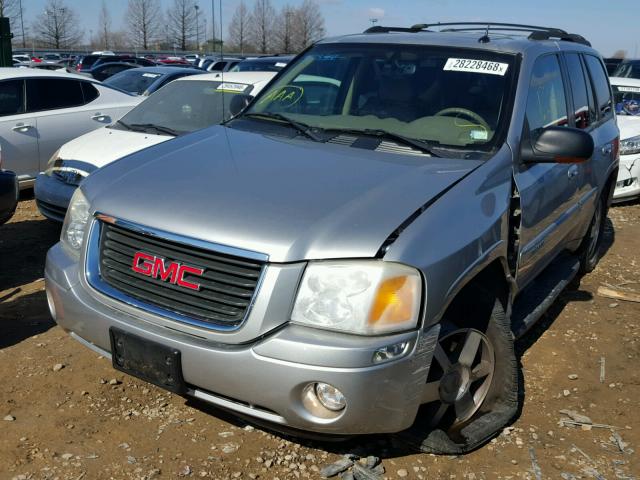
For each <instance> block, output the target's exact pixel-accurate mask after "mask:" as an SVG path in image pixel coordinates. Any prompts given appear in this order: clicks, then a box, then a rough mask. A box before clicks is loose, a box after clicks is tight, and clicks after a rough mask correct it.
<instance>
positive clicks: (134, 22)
mask: <svg viewBox="0 0 640 480" xmlns="http://www.w3.org/2000/svg"><path fill="white" fill-rule="evenodd" d="M125 22H126V24H127V30H128V33H129V38H130V40H131V41H133V42H134V44H135V45H136V46H138V47H142V48H143V49H144V50H147V49H149V45H150V44H151V42H153V41H154V40H156V38H157V37H158V33H159V31H160V27H161V23H162V11H161V10H160V2H159V0H129V6H128V8H127V14H126V17H125Z"/></svg>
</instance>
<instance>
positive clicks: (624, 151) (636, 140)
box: [620, 135, 640, 155]
mask: <svg viewBox="0 0 640 480" xmlns="http://www.w3.org/2000/svg"><path fill="white" fill-rule="evenodd" d="M634 153H640V135H637V136H635V137H631V138H625V139H624V140H621V141H620V155H633V154H634Z"/></svg>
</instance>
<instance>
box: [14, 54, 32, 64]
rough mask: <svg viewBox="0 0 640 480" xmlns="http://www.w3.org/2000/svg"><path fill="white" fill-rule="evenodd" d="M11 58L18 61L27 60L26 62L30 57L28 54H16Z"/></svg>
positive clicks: (29, 60)
mask: <svg viewBox="0 0 640 480" xmlns="http://www.w3.org/2000/svg"><path fill="white" fill-rule="evenodd" d="M12 58H13V59H14V60H17V61H19V62H27V63H29V62H31V57H30V56H29V55H24V54H17V55H13V57H12Z"/></svg>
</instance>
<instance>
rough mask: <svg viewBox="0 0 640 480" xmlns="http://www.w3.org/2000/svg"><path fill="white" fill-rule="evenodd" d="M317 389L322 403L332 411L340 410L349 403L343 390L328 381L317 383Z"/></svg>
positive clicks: (317, 394)
mask: <svg viewBox="0 0 640 480" xmlns="http://www.w3.org/2000/svg"><path fill="white" fill-rule="evenodd" d="M315 390H316V396H317V397H318V400H320V403H321V404H322V405H323V406H324V407H325V408H328V409H329V410H331V411H332V412H339V411H340V410H342V409H343V408H344V407H345V406H346V405H347V400H346V399H345V398H344V395H343V394H342V392H341V391H340V390H338V389H337V388H336V387H334V386H332V385H329V384H328V383H316V388H315Z"/></svg>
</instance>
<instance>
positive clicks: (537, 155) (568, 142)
mask: <svg viewBox="0 0 640 480" xmlns="http://www.w3.org/2000/svg"><path fill="white" fill-rule="evenodd" d="M593 151H594V145H593V138H591V135H589V134H588V133H587V132H585V131H584V130H579V129H577V128H570V127H547V128H545V129H544V130H542V132H541V133H540V135H539V136H538V139H537V140H536V141H535V143H534V144H533V145H531V142H527V141H526V140H525V141H523V142H522V150H521V152H520V158H521V159H522V161H523V162H524V163H580V162H584V161H586V160H589V159H590V158H591V157H592V156H593Z"/></svg>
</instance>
